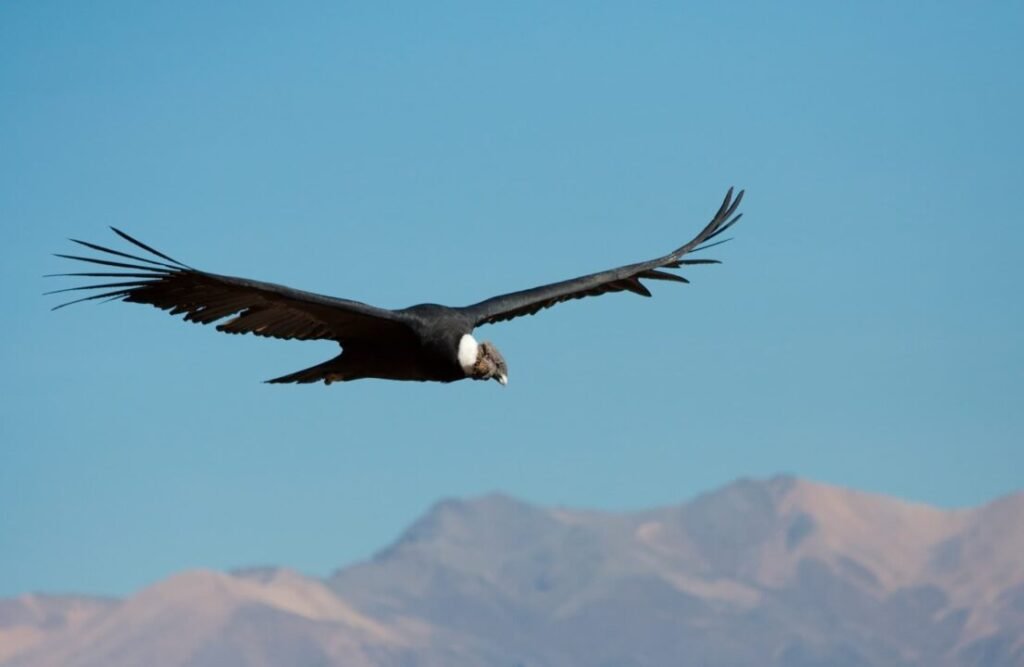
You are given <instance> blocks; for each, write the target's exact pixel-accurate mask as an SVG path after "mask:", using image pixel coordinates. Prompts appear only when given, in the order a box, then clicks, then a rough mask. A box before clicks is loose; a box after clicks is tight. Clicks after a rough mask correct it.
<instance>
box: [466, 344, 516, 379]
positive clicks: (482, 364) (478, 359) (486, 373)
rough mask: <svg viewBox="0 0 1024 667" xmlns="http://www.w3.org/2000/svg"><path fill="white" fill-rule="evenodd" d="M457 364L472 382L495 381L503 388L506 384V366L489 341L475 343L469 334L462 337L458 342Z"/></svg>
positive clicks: (503, 359)
mask: <svg viewBox="0 0 1024 667" xmlns="http://www.w3.org/2000/svg"><path fill="white" fill-rule="evenodd" d="M459 364H461V365H462V370H463V371H465V373H466V375H467V376H468V377H471V378H473V379H474V380H495V381H496V382H498V384H501V385H503V386H504V385H506V384H508V365H507V364H506V363H505V358H504V357H502V356H501V352H498V348H496V347H494V344H493V343H491V342H490V341H484V342H483V343H477V342H476V340H475V339H474V338H473V337H472V336H470V335H469V334H466V335H464V336H463V337H462V340H460V341H459Z"/></svg>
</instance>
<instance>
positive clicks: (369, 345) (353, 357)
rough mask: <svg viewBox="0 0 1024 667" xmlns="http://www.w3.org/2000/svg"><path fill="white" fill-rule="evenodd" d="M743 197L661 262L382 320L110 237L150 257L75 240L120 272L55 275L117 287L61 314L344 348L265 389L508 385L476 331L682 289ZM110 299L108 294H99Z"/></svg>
mask: <svg viewBox="0 0 1024 667" xmlns="http://www.w3.org/2000/svg"><path fill="white" fill-rule="evenodd" d="M742 197H743V193H742V192H740V193H739V194H738V195H737V196H736V198H735V199H733V197H732V190H731V189H730V190H729V193H728V194H727V195H726V198H725V201H724V202H723V203H722V206H721V207H720V208H719V210H718V212H717V213H716V214H715V216H714V218H712V220H711V222H710V223H708V225H707V226H706V227H705V228H704V229H703V230H702V231H701V232H700V234H698V235H697V236H696V237H695V238H694V239H693V240H691V241H690V242H689V243H687V244H685V245H683V246H681V247H680V248H677V249H676V250H674V251H673V252H671V253H669V254H668V255H665V256H663V257H659V258H657V259H653V260H649V261H646V262H639V263H636V264H630V265H627V266H622V267H619V268H617V269H611V270H609V271H602V272H599V273H594V274H590V275H587V276H582V277H579V278H574V279H571V280H566V281H563V282H559V283H552V284H550V285H544V286H541V287H536V288H533V289H528V290H522V291H519V292H512V293H510V294H505V295H502V296H496V297H493V298H490V299H486V300H484V301H481V302H479V303H476V304H473V305H471V306H464V307H449V306H442V305H438V304H420V305H416V306H412V307H409V308H403V309H400V310H388V309H384V308H377V307H375V306H371V305H368V304H365V303H361V302H358V301H351V300H348V299H338V298H334V297H328V296H323V295H319V294H313V293H311V292H303V291H300V290H295V289H292V288H290V287H285V286H283V285H276V284H273V283H264V282H259V281H255V280H249V279H246V278H235V277H232V276H222V275H218V274H214V273H208V272H205V271H199V270H196V269H193V268H191V267H189V266H187V265H185V264H182V263H180V262H178V261H177V260H174V259H172V258H170V257H168V256H167V255H164V254H163V253H161V252H159V251H157V250H154V249H153V248H151V247H149V246H147V245H145V244H144V243H142V242H140V241H137V240H136V239H134V238H132V237H130V236H128V235H127V234H125V233H124V232H122V231H119V230H117V229H114V231H115V232H116V233H117V234H118V235H119V236H121V237H122V238H123V239H125V240H127V241H129V242H130V243H132V244H133V245H135V246H136V247H138V248H140V249H142V250H144V251H146V252H148V253H150V254H151V255H152V257H140V256H138V255H135V254H129V253H126V252H122V251H119V250H112V249H110V248H106V247H103V246H100V245H96V244H94V243H88V242H85V241H78V240H75V239H72V240H73V241H74V242H75V243H78V244H79V245H82V246H85V247H87V248H90V249H92V250H96V251H99V252H102V253H105V254H104V255H103V256H101V257H82V256H77V255H58V256H59V257H64V258H67V259H73V260H78V261H84V262H89V263H92V264H98V265H101V266H104V267H111V268H114V269H117V271H110V270H109V269H105V270H104V271H101V272H84V273H70V274H57V275H69V276H83V277H94V278H116V279H118V282H111V283H103V284H98V285H85V286H82V287H73V288H69V289H70V290H97V291H99V293H93V294H90V295H89V296H86V297H84V298H82V299H77V300H75V301H71V302H69V303H65V304H61V305H60V306H57V308H60V307H63V306H66V305H70V304H71V303H77V302H79V301H88V300H93V299H104V298H105V299H108V300H122V301H128V302H134V303H145V304H150V305H153V306H156V307H157V308H160V309H162V310H166V311H169V312H170V313H171V314H172V315H178V314H180V315H184V318H185V319H186V320H189V321H192V322H198V323H200V324H210V323H213V322H220V323H219V324H218V325H217V329H218V330H220V331H223V332H226V333H252V334H255V335H257V336H268V337H273V338H283V339H298V340H325V339H326V340H334V341H337V342H338V343H339V344H340V345H341V347H342V353H341V354H339V355H338V356H337V357H334V358H333V359H329V360H327V361H325V362H323V363H321V364H317V365H316V366H312V367H310V368H306V369H303V370H301V371H297V372H295V373H291V374H289V375H284V376H282V377H278V378H275V379H273V380H268V382H271V383H310V382H320V381H323V382H325V383H326V384H330V383H332V382H343V381H349V380H358V379H361V378H380V379H385V380H413V381H435V382H454V381H456V380H463V379H467V378H468V379H475V380H496V381H498V382H500V383H501V384H506V383H507V381H508V368H507V366H506V364H505V360H504V359H503V358H502V356H501V354H500V353H499V352H498V350H497V348H495V347H494V345H493V344H491V343H489V342H483V343H478V342H477V341H476V339H475V338H473V335H472V334H473V331H474V329H476V327H478V326H481V325H484V324H493V323H495V322H501V321H504V320H509V319H512V318H514V317H519V316H523V315H532V314H534V313H536V312H538V311H540V310H542V309H544V308H548V307H550V306H552V305H555V304H557V303H561V302H564V301H569V300H572V299H579V298H583V297H587V296H596V295H600V294H605V293H608V292H621V291H630V292H634V293H636V294H640V295H642V296H650V295H651V293H650V292H649V291H648V290H647V288H646V287H645V286H644V285H643V284H642V283H641V282H640V279H641V278H644V279H651V280H672V281H676V282H684V283H685V282H688V281H687V280H686V279H685V278H683V277H682V276H679V275H677V274H674V273H668V272H666V271H665V269H677V268H680V267H682V266H686V265H693V264H712V263H717V262H716V261H715V260H709V259H690V258H688V257H686V255H688V254H689V253H691V252H694V251H696V250H701V249H704V248H707V247H710V246H711V245H715V244H713V243H709V241H711V240H712V239H714V238H715V237H717V236H718V235H719V234H721V233H722V232H724V231H725V230H726V229H728V228H729V227H730V226H732V225H733V224H734V223H735V222H736V221H737V220H738V219H739V218H740V215H739V214H735V211H736V208H737V207H738V206H739V203H740V200H741V199H742ZM124 260H128V261H124ZM129 262H130V263H129ZM108 289H109V290H111V291H104V290H108ZM57 291H58V292H65V291H69V290H57ZM225 318H230V319H225Z"/></svg>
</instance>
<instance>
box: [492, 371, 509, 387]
mask: <svg viewBox="0 0 1024 667" xmlns="http://www.w3.org/2000/svg"><path fill="white" fill-rule="evenodd" d="M494 379H495V380H497V381H498V384H500V385H501V386H502V387H504V386H505V385H507V384H508V376H507V375H505V374H504V373H502V374H501V375H497V376H495V377H494Z"/></svg>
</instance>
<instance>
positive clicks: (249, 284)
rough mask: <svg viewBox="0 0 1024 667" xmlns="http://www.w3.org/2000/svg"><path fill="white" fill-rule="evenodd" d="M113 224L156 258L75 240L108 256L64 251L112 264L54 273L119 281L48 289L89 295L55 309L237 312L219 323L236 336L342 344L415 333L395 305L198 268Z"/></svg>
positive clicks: (193, 316) (210, 318)
mask: <svg viewBox="0 0 1024 667" xmlns="http://www.w3.org/2000/svg"><path fill="white" fill-rule="evenodd" d="M111 229H113V230H114V232H115V233H116V234H117V235H118V236H120V237H121V238H122V239H124V240H126V241H128V242H129V243H132V244H133V245H135V246H136V247H138V248H140V249H142V250H144V251H145V252H147V253H149V254H150V257H143V256H139V255H133V254H130V253H127V252H121V251H120V250H112V249H110V248H106V247H104V246H101V245H97V244H95V243H88V242H86V241H79V240H77V239H71V240H72V241H74V242H75V243H77V244H79V245H81V246H85V247H86V248H89V249H90V250H94V251H97V252H99V253H103V254H101V255H99V256H98V257H83V256H79V255H62V254H58V255H57V257H63V258H65V259H71V260H76V261H80V262H89V263H91V264H97V265H100V266H102V267H106V268H105V270H99V271H89V272H81V273H58V274H51V276H76V277H85V278H111V279H115V280H114V281H113V282H102V283H100V284H89V285H83V286H80V287H70V288H67V289H60V290H54V291H53V292H47V294H56V293H61V292H73V291H79V290H82V291H85V292H86V293H87V294H88V296H84V297H82V298H80V299H75V300H74V301H69V302H66V303H62V304H60V305H58V306H55V307H54V310H57V309H58V308H63V307H64V306H70V305H71V304H74V303H80V302H82V301H93V300H97V299H106V300H109V301H113V300H120V301H129V302H132V303H147V304H150V305H152V306H156V307H157V308H160V309H161V310H166V311H168V312H170V313H171V314H172V315H184V316H185V320H187V321H189V322H198V323H200V324H211V323H213V322H217V321H219V320H223V319H224V318H227V317H230V318H231V319H229V320H227V321H225V322H222V323H221V324H218V325H217V329H218V330H219V331H224V332H226V333H234V334H241V333H252V334H256V335H257V336H268V337H272V338H284V339H299V340H315V339H328V340H336V341H339V342H341V343H344V342H345V341H349V340H367V339H373V340H381V339H391V338H396V337H407V336H409V335H411V330H410V329H409V325H408V324H407V322H406V320H405V319H404V318H403V317H402V316H401V315H400V314H399V313H395V312H394V311H390V310H385V309H382V308H375V307H373V306H369V305H367V304H365V303H360V302H358V301H349V300H347V299H336V298H333V297H329V296H322V295H320V294H313V293H311V292H303V291H301V290H296V289H291V288H290V287H285V286H283V285H275V284H273V283H264V282H258V281H255V280H248V279H245V278H234V277H231V276H221V275H217V274H214V273H207V272H205V271H198V270H196V269H193V268H191V267H189V266H186V265H185V264H182V263H181V262H179V261H177V260H175V259H172V258H170V257H168V256H167V255H165V254H163V253H162V252H159V251H157V250H154V249H153V248H151V247H149V246H147V245H146V244H144V243H142V242H141V241H138V240H136V239H134V238H132V237H131V236H129V235H128V234H125V233H124V232H122V231H120V230H118V229H115V228H113V227H111ZM124 260H130V261H124ZM114 269H116V270H114Z"/></svg>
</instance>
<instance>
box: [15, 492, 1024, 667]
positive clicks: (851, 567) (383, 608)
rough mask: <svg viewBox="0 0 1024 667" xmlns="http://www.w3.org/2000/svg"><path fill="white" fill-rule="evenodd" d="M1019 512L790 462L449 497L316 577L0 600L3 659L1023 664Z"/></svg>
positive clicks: (1017, 504) (203, 581) (197, 576)
mask: <svg viewBox="0 0 1024 667" xmlns="http://www.w3.org/2000/svg"><path fill="white" fill-rule="evenodd" d="M1022 518H1024V492H1017V493H1014V494H1010V495H1007V496H1003V497H1001V498H998V499H996V500H993V501H991V502H989V503H986V504H984V505H981V506H979V507H975V508H968V509H953V510H949V509H939V508H935V507H932V506H929V505H926V504H923V503H915V502H910V501H905V500H901V499H898V498H893V497H889V496H883V495H879V494H872V493H865V492H861V491H857V490H853V489H845V488H841V487H835V486H830V485H827V484H822V483H818V482H812V481H808V480H803V479H800V478H796V477H793V476H789V475H779V476H775V477H772V478H769V479H765V480H756V479H741V480H737V481H735V482H733V483H731V484H728V485H725V486H723V487H720V488H718V489H715V490H712V491H709V492H707V493H704V494H700V495H698V496H696V497H695V498H693V499H692V500H690V501H688V502H686V503H682V504H679V505H671V506H664V507H656V508H651V509H646V510H639V511H633V512H601V511H595V510H586V509H574V508H566V507H543V506H539V505H533V504H530V503H527V502H523V501H520V500H518V499H515V498H513V497H511V496H507V495H504V494H500V493H491V494H487V495H484V496H480V497H477V498H472V499H464V500H460V499H445V500H441V501H439V502H437V503H435V504H434V505H433V506H432V507H431V508H430V509H428V510H427V511H426V512H425V513H424V514H423V515H422V516H421V517H420V518H419V519H417V520H416V521H414V522H413V523H412V524H411V525H410V526H409V527H408V528H407V529H406V530H405V531H403V532H402V533H401V534H400V535H399V536H398V537H397V538H396V540H395V541H394V542H392V543H391V544H390V545H388V546H386V547H385V548H383V549H381V550H380V551H378V552H377V553H376V554H374V555H373V556H372V557H371V558H369V559H368V560H366V561H363V562H360V563H356V564H353V565H351V566H348V567H344V568H341V569H339V570H337V571H335V572H334V573H332V574H331V575H329V576H328V577H325V578H323V579H319V578H316V577H309V576H306V575H303V574H300V573H297V572H294V571H292V570H289V569H287V568H277V567H264V568H248V569H243V570H235V571H233V572H230V573H222V572H213V571H204V570H198V571H188V572H184V573H179V574H177V575H174V576H172V577H169V578H167V579H164V580H162V581H160V582H157V583H156V584H154V585H152V586H148V587H146V588H144V589H142V590H141V591H139V592H137V593H136V594H134V595H131V596H129V597H127V598H125V599H124V600H120V601H117V600H99V601H92V602H88V601H87V600H90V598H81V599H79V598H76V597H75V596H63V597H61V598H59V600H58V599H57V598H55V599H54V601H52V604H51V603H50V602H48V601H47V598H46V597H45V596H35V597H33V596H21V597H19V598H13V599H8V600H0V665H3V666H4V667H8V666H10V667H14V666H16V665H17V666H20V665H34V666H35V667H46V666H47V665H67V666H69V667H99V665H104V666H105V667H121V666H122V665H129V664H151V665H161V666H162V665H167V667H178V666H186V665H188V666H190V667H192V666H195V667H199V666H204V665H231V664H245V665H262V664H266V665H271V664H323V665H334V664H346V665H452V666H457V665H515V664H522V665H576V664H580V665H583V664H586V665H613V664H614V665H620V664H622V665H662V664H701V665H713V666H717V665H721V666H722V667H725V666H733V665H736V666H738V665H752V664H757V665H762V664H770V665H778V666H779V667H804V666H807V665H825V664H827V665H840V666H842V665H878V666H880V667H889V666H890V665H891V666H893V667H897V666H899V667H904V666H905V665H913V664H929V665H936V666H938V667H943V666H946V665H948V666H949V667H959V666H960V665H981V666H984V667H1002V665H1019V664H1024V559H1021V558H1019V556H1018V554H1020V553H1024V521H1022ZM18 601H21V602H18ZM33 605H35V607H34V608H35V611H34V612H32V613H30V611H29V607H32V606H33ZM76 605H77V606H76ZM73 609H77V610H78V611H77V612H74V613H72V612H71V611H69V610H73ZM62 610H63V611H62ZM76 614H77V615H76ZM47 619H49V620H47Z"/></svg>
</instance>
